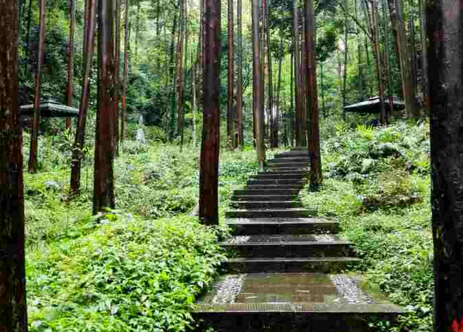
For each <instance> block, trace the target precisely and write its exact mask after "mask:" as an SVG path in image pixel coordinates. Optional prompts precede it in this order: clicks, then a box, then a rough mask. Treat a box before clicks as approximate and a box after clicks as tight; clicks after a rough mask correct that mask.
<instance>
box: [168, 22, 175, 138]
mask: <svg viewBox="0 0 463 332" xmlns="http://www.w3.org/2000/svg"><path fill="white" fill-rule="evenodd" d="M176 31H177V13H174V22H173V24H172V39H171V44H170V67H169V74H170V75H169V76H170V77H171V78H172V94H171V96H170V101H171V105H170V121H169V140H170V141H173V139H174V136H175V111H176V106H175V105H176V103H175V100H176V88H177V87H176V84H175V83H176V82H175V73H176V68H177V61H176V58H175V54H174V52H175V33H176Z"/></svg>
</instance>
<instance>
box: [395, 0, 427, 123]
mask: <svg viewBox="0 0 463 332" xmlns="http://www.w3.org/2000/svg"><path fill="white" fill-rule="evenodd" d="M388 1H389V2H388V3H389V11H390V15H391V21H392V26H393V27H394V31H397V33H396V38H397V41H396V43H397V45H398V54H397V59H399V61H400V71H401V78H402V90H403V91H402V93H403V95H404V100H405V107H406V109H407V117H408V118H409V119H417V118H419V117H420V114H419V110H418V108H417V107H416V103H415V96H414V95H413V82H412V68H411V66H412V65H411V52H410V48H409V46H408V43H407V34H406V32H405V22H404V13H403V9H402V0H388Z"/></svg>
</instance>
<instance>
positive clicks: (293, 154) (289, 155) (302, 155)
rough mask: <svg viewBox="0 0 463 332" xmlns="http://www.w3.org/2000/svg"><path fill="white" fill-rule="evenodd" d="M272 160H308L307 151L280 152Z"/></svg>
mask: <svg viewBox="0 0 463 332" xmlns="http://www.w3.org/2000/svg"><path fill="white" fill-rule="evenodd" d="M274 158H309V152H308V151H290V152H282V153H278V154H276V155H275V157H274Z"/></svg>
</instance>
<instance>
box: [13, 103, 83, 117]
mask: <svg viewBox="0 0 463 332" xmlns="http://www.w3.org/2000/svg"><path fill="white" fill-rule="evenodd" d="M20 115H21V117H23V118H32V117H34V105H33V104H32V105H23V106H21V108H20ZM78 116H79V110H78V109H77V108H74V107H69V106H66V105H61V104H59V103H57V102H56V101H54V100H52V99H48V100H45V101H42V102H41V103H40V117H42V118H77V117H78Z"/></svg>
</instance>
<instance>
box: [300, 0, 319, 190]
mask: <svg viewBox="0 0 463 332" xmlns="http://www.w3.org/2000/svg"><path fill="white" fill-rule="evenodd" d="M313 1H314V0H306V1H305V5H304V7H305V17H306V20H305V27H304V28H305V32H306V36H307V43H306V45H307V46H306V47H307V49H306V52H307V73H306V74H307V81H308V94H307V109H308V110H309V116H308V121H309V135H308V136H309V142H308V151H309V158H310V173H309V181H310V190H312V191H316V190H318V189H319V187H320V186H321V184H322V182H323V175H322V159H321V151H320V127H319V114H318V91H317V61H316V58H315V40H314V39H315V38H314V33H315V29H316V25H315V15H314V4H313Z"/></svg>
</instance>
